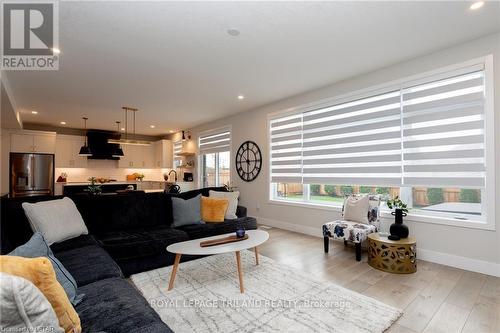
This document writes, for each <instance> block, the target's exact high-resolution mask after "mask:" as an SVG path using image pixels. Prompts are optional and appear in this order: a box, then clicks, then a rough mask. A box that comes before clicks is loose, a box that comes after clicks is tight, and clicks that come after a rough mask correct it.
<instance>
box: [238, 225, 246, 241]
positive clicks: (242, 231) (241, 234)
mask: <svg viewBox="0 0 500 333" xmlns="http://www.w3.org/2000/svg"><path fill="white" fill-rule="evenodd" d="M236 237H238V238H243V237H245V228H243V227H239V228H238V230H236Z"/></svg>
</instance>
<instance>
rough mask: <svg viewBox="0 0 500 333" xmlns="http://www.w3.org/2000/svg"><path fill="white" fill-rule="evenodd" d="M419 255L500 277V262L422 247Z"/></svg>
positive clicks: (434, 260)
mask: <svg viewBox="0 0 500 333" xmlns="http://www.w3.org/2000/svg"><path fill="white" fill-rule="evenodd" d="M417 256H418V258H419V259H422V260H425V261H430V262H433V263H436V264H441V265H446V266H451V267H455V268H460V269H465V270H467V271H473V272H477V273H482V274H487V275H493V276H498V277H500V264H496V263H493V262H489V261H484V260H478V259H472V258H467V257H460V256H455V255H453V254H448V253H443V252H437V251H432V250H427V249H420V248H418V249H417Z"/></svg>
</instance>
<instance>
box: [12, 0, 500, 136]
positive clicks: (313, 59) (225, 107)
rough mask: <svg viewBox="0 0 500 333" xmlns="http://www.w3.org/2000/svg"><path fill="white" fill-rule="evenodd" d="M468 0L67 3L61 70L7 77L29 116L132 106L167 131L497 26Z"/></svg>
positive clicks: (55, 119) (51, 120)
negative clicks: (233, 33)
mask: <svg viewBox="0 0 500 333" xmlns="http://www.w3.org/2000/svg"><path fill="white" fill-rule="evenodd" d="M470 4H471V2H245V3H242V2H238V3H236V2H212V3H210V2H197V3H195V2H170V3H167V2H147V3H146V2H60V28H59V31H60V48H61V51H62V53H61V60H60V70H59V71H52V72H51V71H36V72H27V71H18V72H9V73H8V80H9V83H10V86H11V90H12V91H13V94H14V99H15V105H17V107H18V109H20V111H21V112H22V119H23V121H25V122H37V123H46V124H51V125H58V124H59V122H60V121H66V122H67V126H68V127H82V126H83V123H82V120H81V117H82V116H88V117H89V118H90V120H89V127H92V128H101V129H110V130H113V129H115V128H116V125H115V121H116V120H122V119H123V114H122V112H121V110H120V108H121V106H123V105H128V106H133V107H137V108H139V110H140V112H139V113H138V115H137V118H138V128H137V131H138V132H139V133H142V134H149V135H160V134H165V133H167V131H168V130H174V129H175V130H178V129H183V128H188V127H192V126H195V125H198V124H201V123H204V122H207V121H210V120H213V119H217V118H221V117H224V116H227V115H231V114H234V113H238V112H242V111H245V110H249V109H253V108H256V107H258V106H261V105H264V104H267V103H270V102H273V101H276V100H279V99H283V98H286V97H289V96H292V95H295V94H298V93H301V92H304V91H308V90H311V89H314V88H318V87H321V86H324V85H327V84H330V83H334V82H336V81H340V80H342V79H345V78H348V77H352V76H355V75H359V74H362V73H365V72H369V71H372V70H375V69H377V68H381V67H385V66H388V65H391V64H394V63H397V62H401V61H404V60H406V59H410V58H413V57H416V56H419V55H423V54H428V53H430V52H433V51H436V50H438V49H441V48H445V47H448V46H451V45H454V44H458V43H461V42H464V41H468V40H471V39H474V38H477V37H480V36H483V35H486V34H489V33H493V32H496V31H499V30H500V4H499V3H498V2H487V3H486V5H485V6H484V7H483V8H481V9H480V10H477V11H471V10H469V6H470ZM229 28H237V29H239V30H240V31H241V34H240V35H239V36H238V37H232V36H230V35H228V34H227V29H229ZM239 94H244V95H245V96H246V98H245V99H244V100H243V101H239V100H238V99H237V98H236V97H237V95H239ZM32 109H36V110H37V111H38V112H39V113H38V115H36V116H35V115H32V114H31V112H30V110H32ZM150 124H154V125H155V126H156V128H155V129H151V128H149V125H150Z"/></svg>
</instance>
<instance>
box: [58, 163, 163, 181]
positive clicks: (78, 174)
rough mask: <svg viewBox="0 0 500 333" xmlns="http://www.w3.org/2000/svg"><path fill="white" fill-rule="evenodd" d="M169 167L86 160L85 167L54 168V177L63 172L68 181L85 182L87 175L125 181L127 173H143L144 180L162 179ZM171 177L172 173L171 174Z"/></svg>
mask: <svg viewBox="0 0 500 333" xmlns="http://www.w3.org/2000/svg"><path fill="white" fill-rule="evenodd" d="M170 170H171V169H124V168H118V162H117V161H111V160H88V162H87V167H86V168H55V179H56V180H57V178H58V177H59V175H61V173H63V172H65V173H66V174H67V175H68V178H67V181H68V182H86V181H87V179H88V178H89V177H102V178H110V179H116V180H118V181H126V180H127V175H130V174H132V173H134V172H137V173H143V174H144V180H163V174H165V173H168V172H169V171H170ZM172 177H173V175H172Z"/></svg>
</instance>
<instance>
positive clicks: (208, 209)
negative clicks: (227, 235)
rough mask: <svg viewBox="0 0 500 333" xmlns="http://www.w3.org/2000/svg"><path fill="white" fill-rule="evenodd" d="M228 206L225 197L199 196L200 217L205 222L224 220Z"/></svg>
mask: <svg viewBox="0 0 500 333" xmlns="http://www.w3.org/2000/svg"><path fill="white" fill-rule="evenodd" d="M228 206H229V201H228V200H227V199H214V198H209V197H201V219H202V220H203V221H205V222H207V223H219V222H224V216H225V215H226V211H227V207H228Z"/></svg>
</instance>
